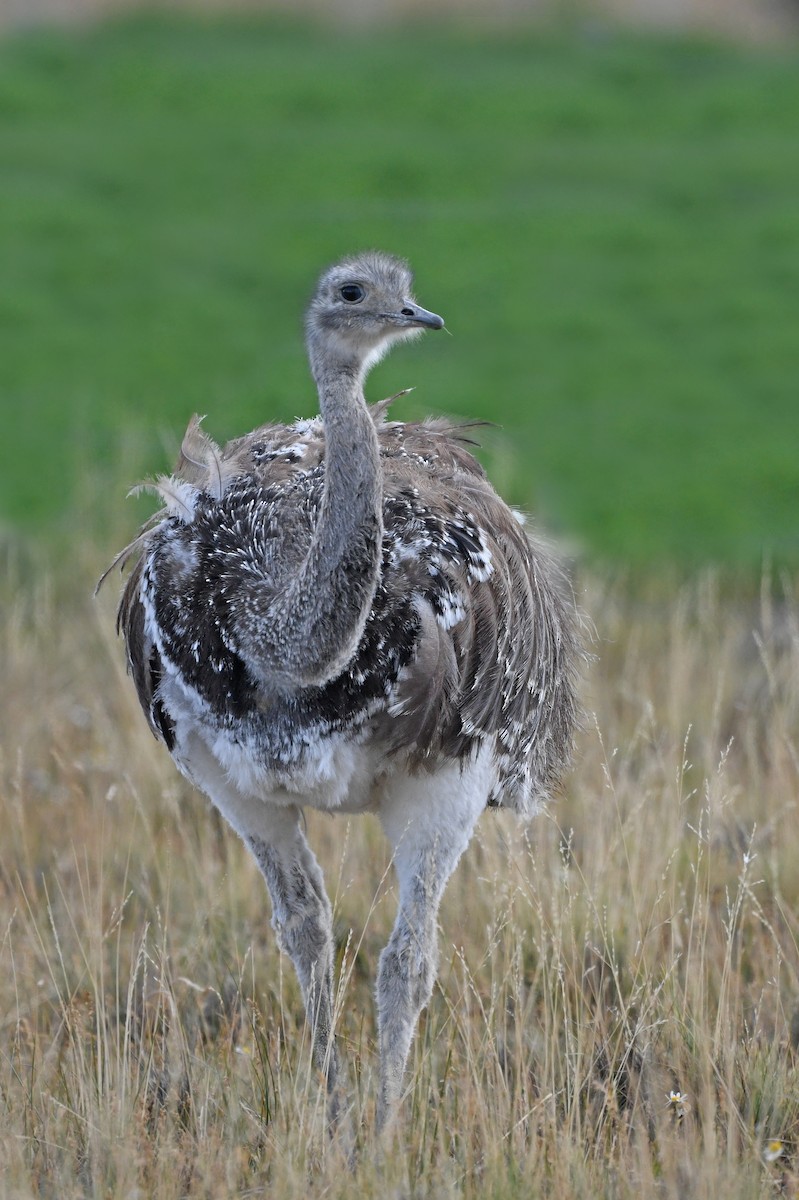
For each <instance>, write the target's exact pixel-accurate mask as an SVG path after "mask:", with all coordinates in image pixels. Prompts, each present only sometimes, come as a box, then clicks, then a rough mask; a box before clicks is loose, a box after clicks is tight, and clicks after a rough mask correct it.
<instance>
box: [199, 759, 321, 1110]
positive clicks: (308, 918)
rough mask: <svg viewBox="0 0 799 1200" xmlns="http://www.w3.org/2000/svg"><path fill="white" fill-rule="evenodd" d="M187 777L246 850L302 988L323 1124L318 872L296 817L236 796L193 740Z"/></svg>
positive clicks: (264, 801) (289, 810)
mask: <svg viewBox="0 0 799 1200" xmlns="http://www.w3.org/2000/svg"><path fill="white" fill-rule="evenodd" d="M183 755H184V758H185V761H186V763H190V764H191V770H190V771H188V769H187V768H186V769H187V774H189V777H190V778H191V779H192V781H193V782H194V783H196V784H197V786H198V787H201V788H202V789H203V791H204V792H206V793H207V795H208V796H210V797H211V799H212V800H213V802H214V804H215V805H216V807H217V808H218V809H219V811H220V812H221V813H222V815H223V816H224V817H225V819H226V820H227V821H228V822H229V823H230V825H232V827H233V828H234V829H235V830H236V832H237V833H238V834H239V836H240V837H241V838H242V840H243V841H244V842H245V843H246V844H247V845H248V846H249V848H250V850H251V851H252V853H253V855H254V856H255V861H256V862H257V863H258V866H259V867H260V869H261V872H262V874H263V876H264V879H265V880H266V885H267V887H268V889H269V895H270V897H271V900H272V926H273V928H274V930H275V932H276V934H277V939H278V944H279V945H280V947H281V949H283V950H284V951H285V952H286V954H288V956H289V958H290V959H291V961H292V963H293V964H294V969H295V971H296V972H297V977H298V979H299V981H300V987H301V988H302V995H303V1000H304V1001H305V1011H306V1013H307V1015H308V1023H309V1025H310V1027H311V1031H312V1039H313V1042H312V1045H313V1056H314V1062H315V1063H316V1065H317V1067H318V1068H319V1069H320V1070H322V1071H324V1073H325V1074H326V1076H327V1086H328V1093H329V1094H330V1098H331V1099H330V1107H329V1110H328V1112H329V1116H330V1119H331V1122H335V1121H336V1117H337V1114H338V1103H339V1098H338V1093H337V1090H336V1083H337V1080H338V1075H339V1071H338V1058H337V1056H336V1048H335V1044H334V1042H333V918H332V912H331V908H330V901H329V900H328V898H327V892H326V891H325V885H324V880H323V878H322V872H321V870H320V869H319V864H318V862H317V861H316V859H315V857H314V855H313V851H312V850H311V848H310V846H309V845H308V842H307V841H306V839H305V835H304V833H303V832H302V829H301V828H300V809H299V807H297V806H295V805H294V804H286V803H285V793H284V794H283V795H282V796H280V797H278V796H275V797H274V798H272V797H269V796H262V795H257V794H255V793H249V792H245V791H241V790H240V789H239V788H238V787H236V785H235V784H234V783H233V782H232V781H231V779H230V778H229V776H228V775H227V773H226V772H225V771H224V770H223V769H222V767H221V766H220V764H219V762H218V761H217V760H216V759H215V758H214V756H213V755H212V754H211V753H210V751H209V750H208V748H207V746H205V744H204V743H203V742H202V741H201V740H200V739H199V738H198V737H194V736H191V737H189V738H187V739H186V741H185V746H184V747H183Z"/></svg>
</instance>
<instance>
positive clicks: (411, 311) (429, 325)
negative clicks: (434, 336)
mask: <svg viewBox="0 0 799 1200" xmlns="http://www.w3.org/2000/svg"><path fill="white" fill-rule="evenodd" d="M399 315H400V316H401V317H404V318H405V320H406V321H407V323H408V325H418V326H419V327H420V328H422V329H443V328H444V318H443V317H439V315H438V313H434V312H428V311H427V309H426V308H422V307H421V306H420V305H418V304H414V303H413V302H412V301H408V302H406V304H405V305H404V306H403V307H402V309H401V310H400V313H399Z"/></svg>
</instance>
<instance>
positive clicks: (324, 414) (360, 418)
mask: <svg viewBox="0 0 799 1200" xmlns="http://www.w3.org/2000/svg"><path fill="white" fill-rule="evenodd" d="M443 326H444V322H443V320H442V318H441V317H439V316H437V315H436V314H435V313H432V312H428V311H427V310H426V309H424V308H422V307H420V305H419V304H418V303H417V302H416V300H415V299H414V297H413V293H412V278H411V274H410V271H409V269H408V267H407V266H406V265H405V264H404V263H403V262H401V261H399V260H397V259H395V258H392V257H389V256H388V255H385V254H380V253H366V254H360V255H358V256H355V257H352V258H347V259H345V260H344V261H343V262H339V263H338V264H337V265H335V266H333V267H331V268H330V269H329V270H327V271H325V272H324V274H323V275H322V276H321V278H320V280H319V283H318V285H317V288H316V291H315V294H314V296H313V299H312V301H311V303H310V307H309V309H308V312H307V317H306V339H307V349H308V356H309V359H310V366H311V372H312V375H313V378H314V380H315V383H316V387H317V390H318V396H319V408H320V411H321V417H320V418H319V417H317V418H315V419H312V420H302V421H297V422H296V423H295V424H293V425H290V426H284V425H276V424H272V425H264V426H262V427H261V428H259V429H256V430H255V431H254V432H252V433H250V434H248V435H247V436H245V437H242V438H240V439H238V440H236V441H233V442H231V443H229V444H228V445H227V446H226V447H225V448H224V449H220V448H219V447H218V446H216V445H215V444H214V443H213V442H212V441H211V439H210V438H209V437H207V436H206V435H205V434H204V433H203V431H202V430H201V428H200V422H199V420H198V419H197V418H196V417H195V418H192V421H191V423H190V425H189V428H188V431H187V433H186V436H185V438H184V441H183V446H182V452H181V456H180V460H179V462H178V464H177V466H176V469H175V471H174V473H173V474H172V475H171V476H169V477H161V478H160V479H159V480H158V481H157V484H156V487H157V488H158V491H159V492H160V494H161V496H162V498H163V502H164V507H163V508H162V509H161V510H160V512H158V513H157V514H156V515H155V517H154V518H153V519H152V521H151V522H150V523H148V526H146V527H145V529H144V531H143V532H142V533H141V534H140V536H139V537H138V538H136V540H135V541H134V542H133V543H131V545H130V546H129V547H127V548H126V550H125V551H123V552H122V554H121V555H120V556H119V558H118V559H117V562H121V563H122V564H123V565H124V563H125V561H126V560H127V559H130V558H132V557H136V556H137V560H136V563H135V567H134V569H133V570H132V572H131V574H130V575H129V577H128V580H127V583H126V586H125V589H124V592H123V595H122V599H121V602H120V607H119V617H118V624H119V627H120V629H121V631H122V633H123V634H124V637H125V642H126V647H127V656H128V663H129V668H130V671H131V673H132V675H133V679H134V682H135V685H136V688H137V691H138V696H139V700H140V702H141V705H142V708H143V710H144V713H145V715H146V717H147V720H148V722H149V724H150V727H151V729H152V731H153V733H154V734H155V735H156V736H157V737H158V738H160V739H161V741H163V742H164V743H165V744H166V746H167V748H168V750H169V751H170V753H171V754H172V757H173V758H174V760H175V763H176V764H177V766H178V768H179V770H180V771H182V772H183V774H184V775H185V776H186V777H187V778H188V779H189V780H191V781H192V783H193V784H195V785H196V786H197V787H198V788H199V789H200V790H201V791H203V792H205V793H206V795H207V796H208V797H209V798H210V799H211V801H212V802H213V804H215V805H216V807H217V808H218V809H219V811H220V812H221V813H222V814H223V815H224V817H225V818H226V819H227V821H228V822H229V823H230V825H232V827H233V829H234V830H235V831H236V832H237V833H238V834H239V835H240V836H241V838H242V839H243V840H244V842H245V843H246V844H247V846H248V847H249V848H250V850H251V851H252V853H253V855H254V856H255V860H256V862H257V864H258V866H259V868H260V870H261V872H262V873H263V876H264V879H265V880H266V885H267V888H268V890H269V894H270V896H271V901H272V912H273V919H272V924H273V927H274V929H275V931H276V933H277V937H278V941H279V944H280V946H281V947H282V949H283V951H284V952H285V953H286V954H288V956H289V957H290V958H291V960H292V962H293V964H294V967H295V969H296V972H297V976H298V978H299V982H300V985H301V989H302V993H303V998H304V1003H305V1006H306V1011H307V1018H308V1021H309V1025H310V1027H311V1030H312V1039H313V1053H314V1058H315V1061H316V1063H317V1064H318V1066H319V1067H320V1068H322V1070H323V1071H324V1072H325V1075H326V1079H327V1086H328V1089H329V1092H330V1094H331V1096H332V1097H333V1098H334V1099H333V1100H331V1105H332V1106H333V1107H336V1103H337V1102H336V1101H335V1097H336V1095H337V1094H338V1092H337V1088H338V1084H337V1080H338V1077H339V1064H338V1055H337V1050H336V1045H335V1038H334V1029H333V1017H334V1005H333V996H334V991H333V985H334V980H333V961H334V947H333V934H332V920H331V906H330V902H329V899H328V896H327V893H326V891H325V885H324V881H323V878H322V872H321V870H320V868H319V864H318V862H317V860H316V858H315V856H314V854H313V852H312V850H311V849H310V847H309V845H308V842H307V840H306V837H305V834H304V830H303V821H302V813H303V809H305V808H306V807H311V808H315V809H321V810H323V811H325V812H329V813H364V812H372V813H376V814H377V816H378V817H379V819H380V821H381V823H382V826H383V829H384V831H385V833H386V836H387V838H388V840H389V843H390V846H391V850H392V854H393V865H394V869H395V871H396V877H397V884H398V887H397V890H398V911H397V915H396V921H395V924H394V927H393V931H392V933H391V937H390V939H389V941H388V944H387V946H386V947H385V949H384V950H383V952H382V954H381V956H380V962H379V969H378V974H377V1024H378V1040H379V1053H380V1064H379V1095H378V1100H377V1105H378V1108H377V1121H378V1125H379V1126H383V1125H385V1124H386V1122H387V1120H388V1119H389V1118H390V1117H391V1116H392V1114H393V1113H394V1111H395V1110H396V1107H397V1105H398V1102H399V1101H400V1099H401V1096H402V1093H403V1087H404V1082H403V1081H404V1075H405V1070H406V1065H407V1060H408V1055H409V1051H410V1047H411V1043H412V1039H413V1035H414V1031H415V1028H416V1024H417V1020H418V1017H419V1014H420V1012H421V1010H422V1009H423V1007H424V1006H425V1005H426V1004H427V1002H428V1001H429V999H430V996H431V993H432V989H433V983H434V979H435V974H436V960H437V951H436V947H437V940H438V934H437V916H438V909H439V904H440V901H441V898H442V894H443V891H444V888H445V886H446V883H447V880H448V879H449V877H450V876H451V874H452V872H453V870H454V869H455V866H456V864H457V863H458V860H459V859H460V857H461V855H462V854H463V851H464V850H465V848H466V846H467V844H468V842H469V840H470V838H471V836H472V833H473V831H474V829H475V826H476V823H477V821H478V818H479V816H480V814H481V813H482V811H483V809H484V808H486V806H494V807H506V808H508V809H511V810H514V811H515V812H516V813H518V814H520V815H521V816H522V817H525V818H526V817H529V816H531V815H532V814H533V813H534V811H535V810H536V809H537V807H538V806H539V804H540V802H541V801H542V800H543V799H544V798H546V797H547V795H548V794H549V793H550V791H551V789H552V787H553V785H554V784H555V783H556V781H557V779H558V777H559V775H560V773H561V771H562V769H563V767H564V764H565V763H566V761H567V759H568V756H569V752H570V748H571V743H572V735H573V728H574V722H575V708H576V701H575V672H574V667H575V660H576V658H577V655H578V645H577V638H576V634H575V617H574V609H573V602H572V600H571V598H570V592H569V588H568V586H567V585H566V582H565V579H564V576H563V574H562V572H561V570H560V568H559V567H558V566H557V565H556V563H555V562H554V560H553V559H552V557H551V556H550V554H549V553H548V552H547V551H546V550H545V549H544V547H543V546H542V545H539V544H537V543H536V541H534V540H533V539H532V538H531V537H530V536H529V534H528V532H527V531H526V529H525V527H524V523H523V521H522V520H520V519H519V516H518V514H515V513H514V512H512V511H511V510H510V509H509V508H508V507H507V506H506V504H505V503H504V502H503V501H502V500H501V499H500V497H499V496H498V495H497V493H496V492H495V491H494V489H493V488H492V486H491V484H490V483H489V482H488V480H487V478H486V476H485V473H484V471H483V469H482V467H481V466H480V465H479V463H478V462H477V461H476V459H475V458H474V457H473V456H472V454H471V453H470V452H469V450H468V449H467V446H466V444H465V442H466V439H465V437H464V434H463V430H462V429H460V428H459V427H456V426H453V425H452V424H451V423H449V422H447V421H445V420H443V419H432V420H426V421H424V422H421V423H407V424H406V423H401V422H395V421H391V420H389V419H388V411H387V410H388V402H386V401H384V402H382V403H380V404H377V405H375V406H373V407H371V408H370V407H368V406H367V404H366V401H365V399H364V380H365V378H366V375H367V372H368V371H369V369H370V368H371V367H372V366H373V365H374V364H375V363H376V362H377V361H379V359H380V358H381V357H382V356H383V355H384V354H385V353H386V352H387V351H388V350H389V349H390V348H391V347H392V346H393V345H394V344H395V343H397V342H400V341H403V340H405V339H407V338H409V337H413V336H414V335H416V334H418V333H420V332H422V331H424V330H435V329H441V328H443Z"/></svg>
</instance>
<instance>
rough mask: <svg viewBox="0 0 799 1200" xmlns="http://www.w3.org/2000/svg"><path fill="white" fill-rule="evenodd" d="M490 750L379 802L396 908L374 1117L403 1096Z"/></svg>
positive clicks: (380, 1002)
mask: <svg viewBox="0 0 799 1200" xmlns="http://www.w3.org/2000/svg"><path fill="white" fill-rule="evenodd" d="M490 780H491V764H490V762H488V761H487V758H486V756H485V755H481V756H480V757H478V759H477V760H476V761H473V762H471V763H468V764H467V765H466V766H465V767H463V768H462V769H461V768H460V767H459V766H458V765H456V764H451V765H449V766H448V767H446V768H445V769H443V770H442V771H441V772H439V773H438V774H437V775H435V776H433V777H432V778H430V777H427V778H425V777H421V778H407V779H405V780H403V781H402V782H401V783H400V784H399V785H398V786H396V787H394V788H393V789H392V790H391V791H390V792H389V793H387V795H386V797H385V799H384V801H383V803H382V805H381V811H380V815H381V819H382V822H383V827H384V829H385V831H386V833H387V835H388V837H389V839H390V841H391V843H392V846H393V847H394V867H395V870H396V873H397V879H398V882H399V908H398V911H397V919H396V921H395V924H394V929H393V931H392V934H391V937H390V939H389V942H388V945H387V946H386V948H385V950H384V951H383V953H382V954H381V956H380V967H379V970H378V975H377V1018H378V1037H379V1042H380V1093H379V1096H378V1108H377V1123H378V1127H379V1128H382V1127H383V1126H385V1125H386V1123H387V1122H388V1121H389V1120H390V1118H391V1116H392V1114H393V1113H394V1111H395V1109H396V1107H397V1104H398V1102H399V1100H400V1098H401V1096H402V1088H403V1078H404V1074H405V1067H406V1064H407V1061H408V1055H409V1053H410V1048H411V1043H412V1041H413V1036H414V1033H415V1032H416V1025H417V1022H418V1020H419V1014H420V1013H421V1011H422V1009H423V1008H424V1007H425V1005H426V1004H427V1002H428V1001H429V999H430V996H431V994H432V991H433V984H434V982H435V978H436V968H437V963H438V929H437V920H438V909H439V905H440V903H441V897H442V896H443V894H444V888H445V887H446V885H447V881H448V879H449V878H450V876H451V874H452V872H453V871H454V870H455V867H456V866H457V864H458V860H459V858H460V856H461V854H462V853H463V851H464V850H465V849H466V846H467V845H468V843H469V840H470V838H471V835H472V832H473V830H474V826H475V824H476V822H477V818H478V817H479V815H480V813H481V812H482V810H483V808H484V807H485V803H486V799H487V797H488V794H489V790H490Z"/></svg>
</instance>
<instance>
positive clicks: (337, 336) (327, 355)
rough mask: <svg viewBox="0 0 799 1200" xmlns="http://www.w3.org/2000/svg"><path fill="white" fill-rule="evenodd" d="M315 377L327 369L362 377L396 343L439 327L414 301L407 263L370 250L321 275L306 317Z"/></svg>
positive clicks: (432, 315) (438, 320) (438, 321)
mask: <svg viewBox="0 0 799 1200" xmlns="http://www.w3.org/2000/svg"><path fill="white" fill-rule="evenodd" d="M305 328H306V336H307V342H308V354H309V357H310V360H311V369H312V371H313V373H314V376H315V378H316V379H317V380H318V379H319V378H320V377H322V376H324V375H325V374H327V373H328V372H329V371H330V370H331V369H332V370H347V371H354V372H355V373H357V374H358V375H359V376H361V377H362V376H363V375H364V374H365V373H366V372H367V371H368V370H369V369H370V368H371V367H373V366H374V364H375V363H376V362H379V361H380V359H381V358H382V357H383V355H384V354H386V353H387V352H388V351H389V350H390V349H391V347H392V345H393V344H394V343H395V342H398V341H403V340H405V339H406V338H410V337H415V336H417V335H418V334H420V333H422V332H423V331H424V330H425V329H443V328H444V321H443V319H442V318H441V317H439V316H437V315H436V313H432V312H428V311H427V309H426V308H422V307H421V305H419V304H417V303H416V300H415V299H414V297H413V276H412V275H411V272H410V269H409V267H408V265H407V264H406V263H404V262H402V260H401V259H398V258H392V257H391V255H389V254H381V253H379V252H377V251H372V252H370V253H367V254H358V255H355V256H354V257H353V258H345V259H344V260H343V261H342V262H339V263H336V264H335V266H332V267H330V268H329V269H328V270H327V271H325V272H324V274H323V275H322V276H321V278H320V280H319V283H318V284H317V287H316V291H315V292H314V296H313V299H312V300H311V303H310V305H309V308H308V312H307V315H306V319H305Z"/></svg>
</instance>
